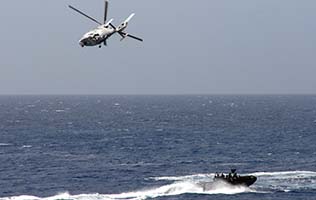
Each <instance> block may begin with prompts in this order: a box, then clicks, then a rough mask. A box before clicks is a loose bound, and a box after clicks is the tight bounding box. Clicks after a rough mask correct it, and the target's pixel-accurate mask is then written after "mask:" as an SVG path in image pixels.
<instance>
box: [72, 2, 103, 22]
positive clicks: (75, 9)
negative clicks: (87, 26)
mask: <svg viewBox="0 0 316 200" xmlns="http://www.w3.org/2000/svg"><path fill="white" fill-rule="evenodd" d="M68 7H69V8H71V9H73V10H74V11H76V12H78V13H79V14H81V15H83V16H85V17H87V18H89V19H91V20H92V21H94V22H95V23H97V24H99V25H102V23H100V22H98V21H97V20H96V19H94V18H92V17H90V16H89V15H86V14H85V13H83V12H81V11H80V10H78V9H77V8H74V7H72V6H71V5H68Z"/></svg>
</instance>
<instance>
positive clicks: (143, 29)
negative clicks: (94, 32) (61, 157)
mask: <svg viewBox="0 0 316 200" xmlns="http://www.w3.org/2000/svg"><path fill="white" fill-rule="evenodd" d="M68 4H71V5H73V6H75V7H77V8H79V9H81V10H83V11H85V12H87V13H88V14H90V15H92V16H94V17H95V18H97V19H100V20H101V19H102V17H103V7H104V2H103V0H64V1H60V0H59V1H56V0H50V1H48V0H27V1H21V0H1V3H0V24H1V35H0V44H1V45H0V53H1V59H0V94H232V93H233V94H236V93H237V94H245V93H246V94H253V93H255V94H258V93H259V94H262V93H270V94H271V93H282V94H283V93H313V94H315V93H316V39H315V38H316V12H315V10H316V1H315V0H302V1H299V0H238V1H234V0H198V1H188V0H171V1H170V0H168V1H167V0H154V1H152V0H129V1H126V0H110V10H109V18H114V21H113V23H114V24H116V25H117V24H119V23H120V22H121V21H122V20H124V19H125V18H126V17H127V16H128V15H129V14H130V13H132V12H135V13H136V15H135V17H134V18H133V19H132V21H131V22H130V24H129V28H128V32H130V33H132V34H134V35H137V36H139V37H142V38H144V43H140V42H138V41H134V40H131V39H126V40H125V41H123V42H120V37H119V36H113V37H112V38H110V40H109V41H108V44H109V46H108V47H105V48H101V49H99V48H98V47H92V48H91V47H90V48H89V47H88V48H81V47H80V46H79V44H78V40H79V39H80V38H81V36H82V35H83V34H84V33H85V32H87V31H89V30H90V29H93V28H94V27H95V26H96V24H94V22H92V21H89V20H88V19H86V18H84V17H82V16H80V15H78V14H77V13H75V12H73V11H72V10H70V9H69V8H68V7H67V5H68Z"/></svg>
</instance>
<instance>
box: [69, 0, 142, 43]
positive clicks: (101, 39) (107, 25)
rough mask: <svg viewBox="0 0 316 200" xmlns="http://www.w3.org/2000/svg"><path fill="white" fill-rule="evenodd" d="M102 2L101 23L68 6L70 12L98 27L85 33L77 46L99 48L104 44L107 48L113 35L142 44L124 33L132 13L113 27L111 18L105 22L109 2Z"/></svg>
mask: <svg viewBox="0 0 316 200" xmlns="http://www.w3.org/2000/svg"><path fill="white" fill-rule="evenodd" d="M104 2H105V6H104V18H103V21H102V22H100V21H98V20H96V19H94V18H93V17H90V16H89V15H87V14H85V13H84V12H82V11H80V10H79V9H77V8H75V7H73V6H71V5H68V7H69V8H71V9H72V10H74V11H76V12H77V13H79V14H81V15H83V16H85V17H87V18H88V19H90V20H92V21H93V22H95V23H97V24H98V26H97V27H96V28H95V29H93V30H91V31H89V32H87V33H85V34H84V35H83V36H82V38H81V39H80V40H79V45H80V46H81V47H85V46H97V45H98V46H99V48H101V47H102V44H104V46H107V40H108V39H109V38H110V37H111V36H112V35H114V34H115V33H118V34H119V35H120V36H121V37H122V38H121V41H122V40H123V39H125V38H126V37H129V38H132V39H135V40H138V41H141V42H143V39H141V38H139V37H136V36H134V35H131V34H129V33H127V32H125V29H126V28H127V26H128V24H129V21H130V20H131V19H132V18H133V17H134V15H135V13H132V14H131V15H130V16H129V17H127V18H126V20H124V21H123V22H122V23H121V24H120V25H119V26H118V27H115V26H114V25H113V24H112V21H113V18H112V19H110V20H109V21H107V13H108V7H109V1H108V0H105V1H104Z"/></svg>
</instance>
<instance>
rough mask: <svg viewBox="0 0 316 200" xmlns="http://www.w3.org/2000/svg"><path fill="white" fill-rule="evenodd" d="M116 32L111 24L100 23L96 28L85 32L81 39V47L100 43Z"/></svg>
mask: <svg viewBox="0 0 316 200" xmlns="http://www.w3.org/2000/svg"><path fill="white" fill-rule="evenodd" d="M114 33H115V29H113V28H112V27H111V26H109V25H100V26H98V27H97V28H96V29H93V30H91V31H89V32H87V33H86V34H84V35H83V37H82V38H81V39H80V40H79V44H80V46H81V47H84V46H96V45H100V44H101V43H102V42H104V41H105V40H107V39H108V38H109V37H110V36H112V35H113V34H114Z"/></svg>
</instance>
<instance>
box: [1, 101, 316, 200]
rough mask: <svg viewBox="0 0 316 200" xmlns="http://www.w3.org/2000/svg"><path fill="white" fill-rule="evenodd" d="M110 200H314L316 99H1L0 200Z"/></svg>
mask: <svg viewBox="0 0 316 200" xmlns="http://www.w3.org/2000/svg"><path fill="white" fill-rule="evenodd" d="M231 168H236V169H237V172H238V173H239V174H241V175H249V174H250V175H255V176H257V178H258V180H257V182H256V183H255V184H254V185H252V186H250V187H249V188H248V187H243V186H230V185H227V184H220V183H216V182H214V181H213V177H214V173H215V172H229V171H230V169H231ZM205 185H206V186H207V187H205ZM114 199H129V200H145V199H158V200H174V199H190V200H191V199H197V200H199V199H219V200H221V199H225V200H227V199H228V200H239V199H246V200H252V199H273V200H275V199H282V200H283V199H284V200H285V199H286V200H287V199H304V200H305V199H316V96H308V95H306V96H304V95H301V96H290V95H289V96H282V95H280V96H278V95H272V96H265V95H258V96H247V95H242V96H234V95H226V96H221V95H214V96H203V95H201V96H198V95H195V96H194V95H191V96H159V95H157V96H0V200H114Z"/></svg>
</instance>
